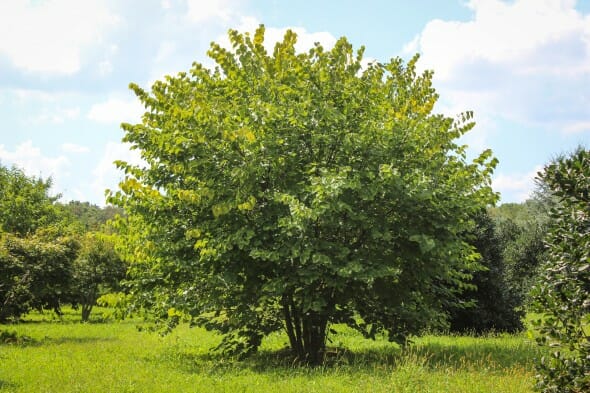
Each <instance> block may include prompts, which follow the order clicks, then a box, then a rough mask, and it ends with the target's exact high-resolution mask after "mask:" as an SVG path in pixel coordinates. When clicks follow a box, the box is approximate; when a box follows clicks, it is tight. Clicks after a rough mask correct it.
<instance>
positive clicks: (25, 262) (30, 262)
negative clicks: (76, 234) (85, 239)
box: [0, 232, 78, 322]
mask: <svg viewBox="0 0 590 393" xmlns="http://www.w3.org/2000/svg"><path fill="white" fill-rule="evenodd" d="M77 248H78V243H77V241H76V240H75V239H73V238H71V237H57V238H56V237H54V236H48V234H47V233H43V232H41V233H37V234H35V235H33V236H28V237H26V238H20V237H17V236H14V235H11V234H8V233H4V234H2V235H1V236H0V322H4V321H7V320H8V319H18V318H19V317H20V316H21V315H22V314H25V313H27V312H29V311H30V310H32V309H37V310H43V309H52V310H54V311H55V312H56V313H57V314H60V313H61V312H60V307H61V305H62V304H63V303H64V302H66V301H67V300H68V299H69V294H70V284H71V278H72V262H73V260H74V259H75V257H76V252H77Z"/></svg>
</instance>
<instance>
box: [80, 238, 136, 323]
mask: <svg viewBox="0 0 590 393" xmlns="http://www.w3.org/2000/svg"><path fill="white" fill-rule="evenodd" d="M125 270H126V266H125V264H124V263H123V261H122V260H121V258H120V257H119V255H118V254H117V252H116V251H115V246H114V242H113V241H112V239H111V236H109V235H106V234H103V233H98V232H88V233H86V234H85V236H84V238H83V240H82V244H81V249H80V252H79V253H78V256H77V258H76V260H75V261H74V264H73V277H72V289H71V296H72V302H73V303H74V304H77V305H80V306H81V307H82V320H83V321H88V318H89V317H90V313H91V312H92V308H93V307H94V305H95V304H96V301H97V299H98V298H99V297H100V296H101V295H104V294H106V293H108V292H115V291H117V290H119V289H120V285H119V283H120V281H121V280H122V279H123V278H124V277H125Z"/></svg>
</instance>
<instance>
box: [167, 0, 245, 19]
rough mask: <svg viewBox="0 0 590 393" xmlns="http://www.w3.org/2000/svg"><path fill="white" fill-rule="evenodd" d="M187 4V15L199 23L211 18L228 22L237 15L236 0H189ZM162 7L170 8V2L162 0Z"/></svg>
mask: <svg viewBox="0 0 590 393" xmlns="http://www.w3.org/2000/svg"><path fill="white" fill-rule="evenodd" d="M186 4H187V8H188V9H187V17H188V18H189V19H190V20H191V21H192V22H197V23H202V22H207V21H211V20H217V21H222V22H228V21H229V20H230V19H232V18H233V17H235V15H236V8H237V6H238V4H237V1H234V0H206V1H203V0H187V2H186ZM162 8H170V3H169V2H167V1H164V2H162Z"/></svg>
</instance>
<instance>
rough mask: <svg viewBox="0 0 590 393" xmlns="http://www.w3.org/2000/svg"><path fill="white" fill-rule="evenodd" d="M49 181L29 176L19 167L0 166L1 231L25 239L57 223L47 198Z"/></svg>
mask: <svg viewBox="0 0 590 393" xmlns="http://www.w3.org/2000/svg"><path fill="white" fill-rule="evenodd" d="M50 188H51V179H47V180H43V179H41V178H34V177H28V176H26V175H25V174H24V172H23V171H22V170H20V169H18V168H14V167H13V168H10V169H9V168H6V167H4V166H2V165H0V230H1V231H4V232H10V233H14V234H16V235H18V236H26V235H27V234H32V233H34V232H35V231H36V230H37V229H40V228H43V227H46V226H49V225H50V224H53V223H56V222H57V221H58V220H59V213H58V210H57V209H56V207H55V205H54V202H55V201H56V200H57V197H51V196H49V189H50Z"/></svg>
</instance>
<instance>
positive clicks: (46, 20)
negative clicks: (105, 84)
mask: <svg viewBox="0 0 590 393" xmlns="http://www.w3.org/2000/svg"><path fill="white" fill-rule="evenodd" d="M117 22H118V17H117V16H116V15H114V14H113V13H111V12H110V11H109V10H108V9H107V7H106V3H105V2H104V1H100V0H87V1H78V0H48V1H41V2H34V1H27V0H11V1H1V2H0V37H2V38H1V39H0V56H6V57H8V59H10V61H11V62H12V64H14V66H15V67H17V68H20V69H22V70H25V71H28V72H41V73H57V74H73V73H75V72H77V71H78V70H79V69H80V68H81V64H82V55H83V51H84V50H85V49H86V48H87V47H89V46H91V45H95V44H97V43H100V42H101V41H102V40H103V37H104V35H105V34H106V32H107V30H108V29H109V28H110V27H112V26H114V25H116V24H117Z"/></svg>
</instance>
